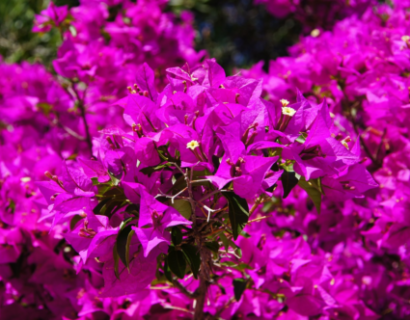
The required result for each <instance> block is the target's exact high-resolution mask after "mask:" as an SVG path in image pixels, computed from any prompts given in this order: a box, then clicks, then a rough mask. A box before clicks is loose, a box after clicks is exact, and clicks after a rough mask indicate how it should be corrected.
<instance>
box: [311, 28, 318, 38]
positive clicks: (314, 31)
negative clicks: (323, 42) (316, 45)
mask: <svg viewBox="0 0 410 320" xmlns="http://www.w3.org/2000/svg"><path fill="white" fill-rule="evenodd" d="M310 35H311V36H312V37H313V38H316V37H318V36H319V35H320V30H319V29H314V30H312V32H311V33H310Z"/></svg>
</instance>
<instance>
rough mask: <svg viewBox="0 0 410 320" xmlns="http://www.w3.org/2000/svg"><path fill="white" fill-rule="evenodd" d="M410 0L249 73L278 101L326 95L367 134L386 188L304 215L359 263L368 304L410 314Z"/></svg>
mask: <svg viewBox="0 0 410 320" xmlns="http://www.w3.org/2000/svg"><path fill="white" fill-rule="evenodd" d="M408 5H409V3H407V2H405V1H396V3H395V4H394V6H393V7H391V6H387V5H380V6H378V7H377V10H374V9H372V10H370V9H369V10H368V11H367V12H366V13H365V14H364V15H363V17H362V19H360V20H359V19H357V18H355V17H352V18H347V19H345V20H343V21H341V22H339V23H338V24H337V25H336V26H335V28H334V29H333V30H332V31H331V32H319V31H317V32H316V31H314V32H312V35H311V36H308V37H306V38H304V39H302V41H301V42H300V43H299V44H297V45H296V46H294V47H292V48H290V53H291V57H287V58H280V59H277V60H276V61H271V63H270V66H269V72H268V73H265V72H264V71H262V63H260V64H257V65H255V66H254V67H253V68H251V69H250V70H247V71H243V74H244V75H245V76H252V77H255V78H258V79H260V78H263V79H264V84H263V88H264V90H263V91H264V93H263V95H264V96H265V97H266V98H267V99H268V100H272V101H277V100H278V99H279V98H283V97H285V98H287V99H293V98H294V88H299V89H300V90H301V91H302V93H303V94H304V95H305V96H306V97H308V100H309V101H311V102H312V103H319V102H321V101H323V100H324V99H325V100H326V101H327V102H328V103H329V105H330V110H331V112H332V114H333V120H334V121H335V123H336V124H337V127H338V128H339V130H340V132H341V133H342V134H343V136H349V137H350V138H351V139H352V140H360V142H361V147H362V153H363V155H364V156H365V157H366V158H367V161H366V162H365V164H366V165H367V168H368V169H369V171H370V172H371V173H372V176H373V177H374V178H375V180H376V182H377V183H378V185H379V187H378V188H377V189H374V190H372V192H368V193H365V194H364V198H362V199H360V201H359V200H355V201H353V202H352V201H345V202H343V203H338V204H336V203H335V202H333V201H332V202H326V203H324V204H323V207H327V209H323V210H322V213H321V215H320V216H317V217H313V216H310V213H308V212H306V213H304V215H306V216H305V218H304V219H306V220H305V222H304V224H305V225H304V229H303V230H310V231H309V232H308V234H311V235H312V236H313V235H314V237H315V241H314V243H315V245H316V246H318V247H320V248H322V249H325V250H326V252H328V254H332V255H331V257H332V258H331V259H332V261H335V252H336V253H337V255H336V257H337V258H336V261H339V263H340V262H341V261H342V259H343V260H344V261H343V264H345V265H346V267H347V266H348V265H349V267H348V269H345V270H344V273H350V274H349V276H353V277H354V278H356V280H355V281H354V282H352V285H356V286H358V288H360V289H359V290H357V293H358V294H359V295H360V297H361V298H362V299H363V301H364V302H365V303H366V305H367V306H369V307H371V309H372V310H374V311H376V312H377V313H378V314H392V316H393V315H394V317H397V318H400V319H402V318H405V317H406V316H408V314H409V312H410V310H409V308H408V306H407V305H406V304H405V303H402V302H401V301H403V300H402V299H406V297H407V294H406V293H405V292H406V290H408V286H409V282H408V275H409V272H410V265H409V260H408V249H407V246H408V244H409V240H410V238H409V234H410V233H409V223H410V221H409V220H408V217H407V210H408V208H409V202H410V199H409V195H408V192H407V190H408V188H409V186H410V185H409V182H410V179H409V177H410V176H409V175H408V173H409V172H410V171H409V163H408V150H409V147H410V140H409V136H408V130H409V126H408V123H409V113H408V104H409V86H410V83H409V77H408V75H409V71H410V69H409V68H410V65H409V61H410V60H409V55H410V49H409V48H410V46H409V39H410V37H409V35H408V34H409V31H410V29H409V27H410V25H409V22H408V17H409V13H408V11H407V10H406V8H407V7H408ZM306 228H308V229H306ZM347 230H348V231H347ZM304 232H306V231H304ZM341 250H342V251H341ZM352 250H353V251H352ZM349 260H350V262H349V263H348V261H349ZM338 268H339V267H338ZM348 270H350V271H348Z"/></svg>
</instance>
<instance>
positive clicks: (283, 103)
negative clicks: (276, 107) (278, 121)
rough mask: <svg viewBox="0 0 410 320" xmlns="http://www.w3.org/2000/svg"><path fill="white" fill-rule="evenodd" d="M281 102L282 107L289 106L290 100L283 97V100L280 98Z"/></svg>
mask: <svg viewBox="0 0 410 320" xmlns="http://www.w3.org/2000/svg"><path fill="white" fill-rule="evenodd" d="M280 103H281V104H282V107H287V106H288V105H289V103H290V102H289V101H288V100H286V99H281V100H280Z"/></svg>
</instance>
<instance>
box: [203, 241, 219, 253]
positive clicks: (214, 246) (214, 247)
mask: <svg viewBox="0 0 410 320" xmlns="http://www.w3.org/2000/svg"><path fill="white" fill-rule="evenodd" d="M205 247H207V248H208V249H209V250H211V251H213V252H218V251H219V243H218V242H217V241H212V242H205Z"/></svg>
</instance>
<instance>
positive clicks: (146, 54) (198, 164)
mask: <svg viewBox="0 0 410 320" xmlns="http://www.w3.org/2000/svg"><path fill="white" fill-rule="evenodd" d="M276 3H279V2H278V1H276ZM306 3H309V2H306ZM318 3H319V2H318ZM341 3H342V2H337V3H336V2H335V4H334V5H336V4H337V5H340V4H341ZM165 4H166V1H138V2H137V3H134V2H132V1H125V0H124V1H122V0H121V1H118V0H112V1H111V0H110V1H108V0H106V1H92V2H91V1H90V2H88V1H87V2H86V1H82V2H81V4H80V6H79V7H76V8H71V9H69V8H67V7H57V6H55V5H53V4H51V5H50V7H49V8H48V9H46V10H45V11H43V12H42V13H40V15H39V16H38V17H37V18H36V23H35V28H34V31H36V32H48V31H49V30H50V29H51V28H57V29H59V30H60V32H61V35H62V40H63V44H62V46H61V48H60V49H59V52H58V56H57V58H56V60H55V61H54V63H53V66H54V69H55V71H56V75H53V74H51V73H49V72H47V71H46V70H45V68H43V67H41V66H38V65H28V64H21V65H7V64H4V63H1V64H0V71H1V73H2V75H3V77H1V78H0V129H1V131H0V297H1V298H0V319H13V318H17V319H20V318H21V319H82V320H83V319H84V320H89V319H107V318H110V319H192V318H193V319H300V320H307V319H335V320H336V319H366V320H373V319H374V320H375V319H379V318H381V317H384V318H386V319H405V318H406V317H408V315H409V314H410V308H409V307H408V303H407V301H408V300H409V299H410V296H409V294H408V292H410V290H409V281H408V278H409V274H410V263H409V260H408V256H409V254H408V245H409V241H410V238H409V236H408V234H409V233H408V230H409V221H408V217H407V216H408V214H407V212H408V208H409V205H408V203H409V200H408V199H409V197H408V194H409V192H408V190H409V172H410V170H409V166H410V165H409V161H408V150H409V142H408V139H409V138H408V121H407V120H408V111H407V110H408V87H409V83H408V74H409V65H408V58H409V56H408V51H409V39H410V37H409V26H408V21H409V19H408V11H407V9H406V8H407V7H408V6H409V4H408V3H407V2H406V1H400V2H397V3H394V2H392V3H390V4H389V5H377V6H376V7H374V5H375V4H374V3H373V2H369V1H358V2H350V5H351V7H350V8H349V7H348V8H346V10H347V11H343V12H341V13H342V16H343V15H350V14H348V13H346V12H348V11H349V10H350V9H351V10H353V11H354V12H356V13H359V14H360V16H361V19H359V18H357V16H351V17H348V18H346V19H344V20H342V21H340V22H338V23H337V24H336V25H335V27H334V28H333V29H332V31H329V32H325V31H323V30H324V29H326V28H328V26H324V25H323V26H318V25H315V27H318V29H315V30H313V31H312V32H311V34H310V35H309V36H307V37H304V38H301V41H300V43H299V44H298V45H296V46H294V47H292V48H290V57H284V58H280V59H278V60H276V61H273V62H271V65H270V69H269V72H268V73H265V72H264V71H263V70H262V65H261V64H258V65H256V66H254V67H253V68H251V69H250V70H248V71H241V74H238V75H235V76H226V74H225V72H224V70H223V68H221V67H220V66H219V65H218V64H217V62H216V61H215V60H213V59H206V60H202V58H203V56H204V55H203V53H197V52H195V50H194V49H193V48H192V45H193V43H192V41H193V35H194V30H193V28H192V25H191V23H192V16H191V15H190V14H189V13H184V14H183V15H182V16H181V17H176V16H174V15H173V14H170V13H167V12H166V10H165ZM348 4H349V3H348ZM345 5H347V4H345V3H343V6H345ZM356 5H357V7H356ZM362 5H363V8H362V7H361V6H362ZM366 6H367V10H364V7H366ZM362 9H363V10H362ZM292 10H293V9H292ZM278 12H279V11H278ZM320 12H322V11H320ZM302 21H303V20H302ZM318 21H319V20H318ZM319 24H320V23H319ZM305 26H306V28H307V29H309V28H311V25H310V24H306V25H305ZM185 62H187V63H185Z"/></svg>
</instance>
